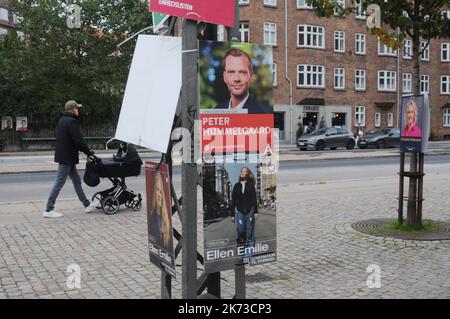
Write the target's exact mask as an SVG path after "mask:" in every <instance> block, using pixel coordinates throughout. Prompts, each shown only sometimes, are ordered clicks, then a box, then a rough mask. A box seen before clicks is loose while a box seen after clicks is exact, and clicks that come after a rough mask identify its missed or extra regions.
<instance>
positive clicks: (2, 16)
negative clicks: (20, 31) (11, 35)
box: [0, 0, 14, 36]
mask: <svg viewBox="0 0 450 319" xmlns="http://www.w3.org/2000/svg"><path fill="white" fill-rule="evenodd" d="M13 19H14V17H13V16H12V14H11V11H10V10H9V9H8V6H7V5H6V0H0V36H1V35H2V34H6V33H7V32H8V29H10V28H12V27H13Z"/></svg>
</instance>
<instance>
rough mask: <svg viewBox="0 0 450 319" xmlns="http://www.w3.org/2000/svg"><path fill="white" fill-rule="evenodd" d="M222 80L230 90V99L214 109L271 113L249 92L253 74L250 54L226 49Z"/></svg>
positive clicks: (234, 49)
mask: <svg viewBox="0 0 450 319" xmlns="http://www.w3.org/2000/svg"><path fill="white" fill-rule="evenodd" d="M223 61H224V72H223V80H224V82H225V84H226V85H227V88H228V91H229V92H230V99H229V100H228V101H225V102H223V103H220V104H218V105H217V106H216V109H229V110H240V109H241V110H247V113H248V114H267V113H272V110H270V109H269V108H267V107H264V106H262V105H260V104H258V103H257V102H256V101H255V100H254V98H253V97H252V96H250V93H249V87H250V84H251V80H252V76H253V66H252V60H251V58H250V56H249V55H248V54H247V53H246V52H244V51H242V50H239V49H236V48H232V49H230V50H228V51H227V52H226V53H225V55H224V58H223Z"/></svg>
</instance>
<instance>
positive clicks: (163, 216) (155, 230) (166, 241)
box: [145, 162, 176, 278]
mask: <svg viewBox="0 0 450 319" xmlns="http://www.w3.org/2000/svg"><path fill="white" fill-rule="evenodd" d="M145 179H146V181H145V182H146V194H147V225H148V247H149V253H150V261H151V262H152V263H154V264H155V265H157V266H158V267H159V268H161V269H163V270H165V271H166V272H167V273H168V274H170V275H171V276H172V277H174V278H175V277H176V271H175V254H174V248H173V228H172V210H171V206H172V205H171V197H170V177H169V167H168V165H167V164H159V163H153V162H145Z"/></svg>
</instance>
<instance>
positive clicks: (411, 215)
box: [407, 152, 417, 227]
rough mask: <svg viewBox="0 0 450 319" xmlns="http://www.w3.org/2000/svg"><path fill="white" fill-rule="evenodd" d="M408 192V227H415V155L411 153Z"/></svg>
mask: <svg viewBox="0 0 450 319" xmlns="http://www.w3.org/2000/svg"><path fill="white" fill-rule="evenodd" d="M409 173H410V175H409V191H408V213H407V214H408V215H407V220H408V226H413V227H417V176H416V175H415V174H417V153H416V152H411V159H410V169H409Z"/></svg>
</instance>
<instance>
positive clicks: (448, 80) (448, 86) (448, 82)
mask: <svg viewBox="0 0 450 319" xmlns="http://www.w3.org/2000/svg"><path fill="white" fill-rule="evenodd" d="M441 94H444V95H450V76H449V75H443V76H441Z"/></svg>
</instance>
